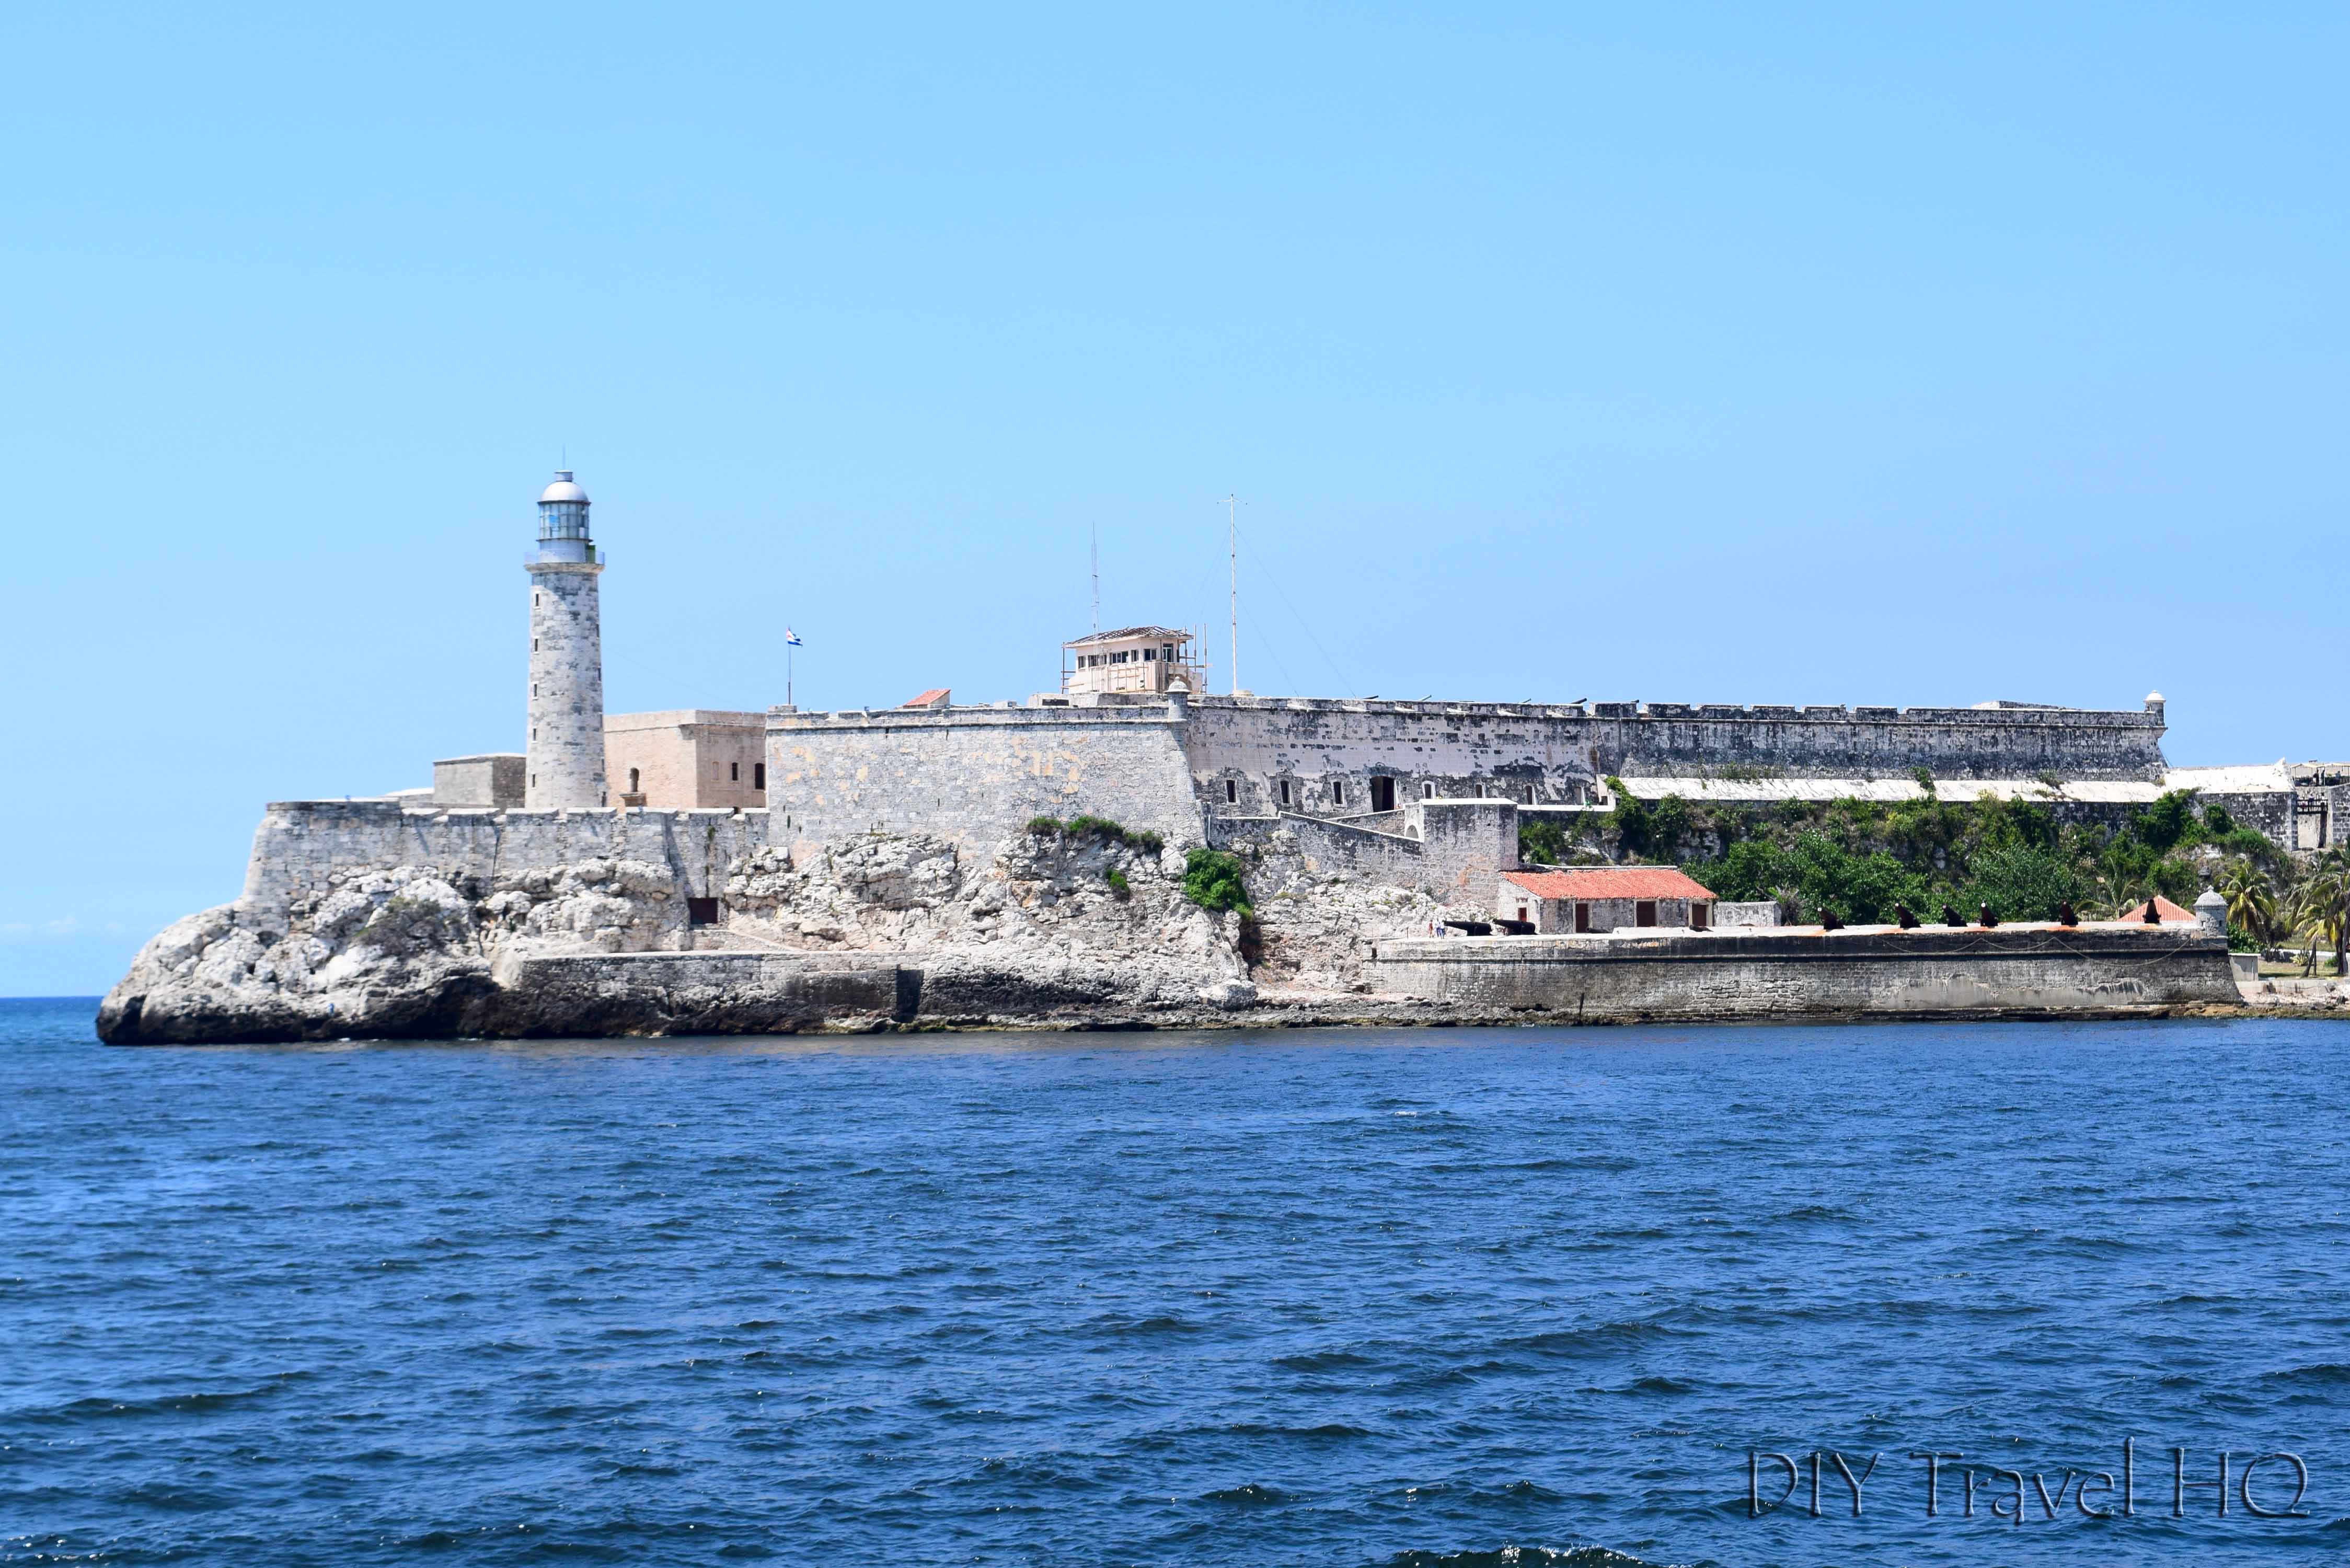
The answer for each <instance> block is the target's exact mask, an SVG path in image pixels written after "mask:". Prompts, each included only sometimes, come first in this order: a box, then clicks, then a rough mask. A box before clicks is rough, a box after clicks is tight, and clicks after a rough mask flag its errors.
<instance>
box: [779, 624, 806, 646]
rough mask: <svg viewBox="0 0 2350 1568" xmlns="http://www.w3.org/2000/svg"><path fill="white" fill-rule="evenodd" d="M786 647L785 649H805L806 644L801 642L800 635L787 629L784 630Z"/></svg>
mask: <svg viewBox="0 0 2350 1568" xmlns="http://www.w3.org/2000/svg"><path fill="white" fill-rule="evenodd" d="M784 646H785V648H804V647H806V644H805V643H803V642H801V641H800V634H799V633H798V632H795V631H794V630H793V629H792V628H790V627H785V628H784Z"/></svg>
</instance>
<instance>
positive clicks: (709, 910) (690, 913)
mask: <svg viewBox="0 0 2350 1568" xmlns="http://www.w3.org/2000/svg"><path fill="white" fill-rule="evenodd" d="M685 923H686V924H687V925H689V926H714V925H716V924H717V923H718V900H717V899H715V898H688V899H687V900H686V901H685Z"/></svg>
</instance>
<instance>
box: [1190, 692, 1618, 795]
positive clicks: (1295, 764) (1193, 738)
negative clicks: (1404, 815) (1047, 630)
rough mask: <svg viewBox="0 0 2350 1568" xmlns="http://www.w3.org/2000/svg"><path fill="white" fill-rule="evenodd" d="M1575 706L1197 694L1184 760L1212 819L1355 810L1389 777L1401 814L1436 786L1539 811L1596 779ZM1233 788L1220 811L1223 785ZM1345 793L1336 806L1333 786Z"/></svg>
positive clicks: (1583, 789) (1586, 787)
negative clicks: (1284, 784)
mask: <svg viewBox="0 0 2350 1568" xmlns="http://www.w3.org/2000/svg"><path fill="white" fill-rule="evenodd" d="M1580 714H1581V710H1580V709H1576V708H1572V707H1549V708H1545V707H1540V706H1531V705H1527V706H1519V705H1499V704H1492V703H1484V704H1477V703H1441V702H1422V703H1415V702H1382V701H1376V700H1374V701H1364V702H1357V701H1329V700H1326V699H1321V698H1291V699H1280V698H1238V699H1235V698H1231V697H1195V698H1193V699H1192V700H1191V724H1190V727H1189V732H1188V734H1187V735H1186V737H1185V751H1186V753H1187V754H1188V755H1189V758H1190V763H1191V772H1192V774H1193V775H1194V777H1195V778H1196V779H1197V780H1198V781H1199V787H1200V792H1201V799H1202V800H1204V801H1206V802H1207V804H1208V805H1209V808H1210V809H1211V810H1213V811H1219V812H1224V811H1237V812H1240V813H1242V814H1244V815H1254V816H1263V815H1270V814H1271V813H1273V812H1274V811H1275V810H1277V809H1280V791H1279V788H1278V784H1279V781H1280V780H1282V779H1284V778H1285V779H1288V780H1289V781H1290V782H1291V800H1292V803H1293V805H1292V806H1291V808H1290V809H1293V810H1296V811H1302V812H1307V813H1311V814H1314V815H1342V814H1347V813H1361V812H1364V811H1367V810H1368V809H1369V807H1370V805H1371V800H1370V794H1369V789H1370V779H1371V777H1372V775H1374V774H1390V775H1393V776H1394V777H1395V778H1396V780H1397V799H1396V805H1397V807H1398V808H1399V809H1401V808H1403V807H1406V806H1408V805H1409V804H1410V803H1411V802H1412V801H1414V800H1418V799H1419V798H1421V796H1422V794H1423V786H1425V785H1430V784H1433V785H1434V787H1435V793H1436V794H1437V795H1438V796H1440V797H1448V796H1449V797H1459V796H1468V795H1473V794H1475V793H1476V790H1477V788H1478V786H1479V785H1480V784H1492V783H1495V782H1497V781H1498V782H1503V783H1504V784H1506V785H1507V786H1510V787H1512V788H1513V791H1514V792H1516V793H1518V794H1519V798H1523V790H1524V789H1525V788H1527V787H1528V786H1532V787H1533V789H1534V798H1535V799H1536V801H1537V802H1540V803H1544V804H1552V805H1567V804H1573V803H1575V802H1578V801H1581V800H1585V799H1587V798H1588V797H1589V791H1590V788H1591V784H1592V781H1593V779H1594V777H1595V775H1594V774H1593V772H1592V767H1591V758H1590V742H1589V738H1588V736H1587V735H1586V725H1587V721H1586V720H1583V719H1581V718H1580V717H1579V715H1580ZM1228 779H1229V780H1231V781H1232V783H1233V784H1234V785H1235V786H1236V787H1237V791H1238V794H1239V796H1240V799H1239V801H1238V803H1237V804H1236V805H1227V804H1226V794H1225V787H1224V785H1225V781H1226V780H1228ZM1334 785H1337V786H1341V787H1343V788H1344V790H1345V792H1346V798H1345V799H1344V800H1343V801H1342V800H1339V799H1337V798H1336V794H1334V790H1333V786H1334Z"/></svg>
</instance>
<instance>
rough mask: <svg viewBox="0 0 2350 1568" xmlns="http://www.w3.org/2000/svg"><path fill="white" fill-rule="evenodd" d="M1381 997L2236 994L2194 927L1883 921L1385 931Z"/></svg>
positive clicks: (1591, 1006)
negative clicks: (1829, 927)
mask: <svg viewBox="0 0 2350 1568" xmlns="http://www.w3.org/2000/svg"><path fill="white" fill-rule="evenodd" d="M1371 972H1372V975H1373V983H1374V986H1375V988H1376V989H1377V990H1378V992H1382V993H1386V994H1391V995H1399V996H1404V997H1409V998H1415V999H1419V1000H1423V1001H1427V1002H1439V1003H1443V1004H1447V1005H1451V1006H1453V1007H1460V1008H1467V1009H1471V1010H1485V1009H1503V1010H1508V1011H1512V1012H1525V1013H1529V1014H1550V1015H1555V1016H1557V1017H1560V1018H1563V1019H1569V1020H1573V1021H1575V1022H1580V1023H1621V1022H1636V1021H1653V1022H1672V1021H1690V1022H1702V1021H1727V1020H1736V1019H1760V1018H1806V1017H1809V1018H1846V1017H1855V1018H1856V1017H1888V1018H1909V1017H1921V1016H1970V1015H1974V1016H1992V1015H1996V1016H2002V1017H2013V1016H2020V1015H2032V1014H2049V1015H2058V1014H2081V1013H2100V1012H2137V1011H2147V1010H2155V1009H2162V1008H2169V1007H2176V1006H2180V1005H2184V1004H2189V1003H2200V1002H2236V1001H2237V1000H2238V995H2237V992H2236V988H2235V981H2234V978H2233V973H2232V971H2231V970H2230V965H2229V961H2228V950H2227V944H2226V942H2225V941H2224V940H2222V939H2220V938H2219V937H2214V936H2209V935H2205V934H2204V933H2202V932H2201V931H2200V930H2199V929H2196V928H2194V927H2191V926H2185V925H2175V926H2163V927H2154V928H2149V927H2145V926H2133V925H2121V924H2105V925H2092V926H2082V927H2077V928H2071V929H2067V928H2062V927H2054V926H2002V927H1998V928H1996V929H1989V930H1985V929H1974V928H1969V929H1959V930H1951V929H1947V928H1938V927H1923V928H1920V929H1917V930H1912V931H1903V930H1899V929H1894V928H1887V927H1871V928H1865V929H1843V930H1837V931H1822V930H1819V929H1816V928H1796V929H1785V930H1723V931H1716V932H1677V933H1674V934H1671V935H1660V936H1653V937H1637V938H1634V937H1488V938H1474V937H1471V938H1461V939H1455V940H1430V939H1419V938H1416V939H1405V940H1391V941H1386V942H1382V943H1380V944H1379V945H1378V950H1377V952H1376V954H1375V956H1374V958H1373V961H1372V964H1371Z"/></svg>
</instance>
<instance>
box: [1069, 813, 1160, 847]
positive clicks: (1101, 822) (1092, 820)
mask: <svg viewBox="0 0 2350 1568" xmlns="http://www.w3.org/2000/svg"><path fill="white" fill-rule="evenodd" d="M1063 831H1064V832H1066V833H1067V834H1068V836H1070V837H1072V838H1093V839H1098V840H1099V841H1100V842H1102V843H1104V844H1123V845H1125V846H1127V847H1128V848H1129V849H1145V850H1149V852H1150V853H1151V854H1153V855H1156V854H1158V853H1159V848H1160V846H1163V845H1164V844H1165V843H1166V842H1167V841H1166V840H1165V839H1164V838H1161V837H1160V836H1159V835H1158V834H1155V833H1153V832H1151V831H1150V830H1149V829H1148V828H1140V829H1137V828H1131V827H1127V826H1123V825H1122V824H1119V823H1115V822H1112V821H1111V820H1110V819H1109V818H1107V817H1106V816H1073V817H1071V818H1069V820H1068V824H1067V826H1066V827H1065V828H1064V829H1063Z"/></svg>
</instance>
